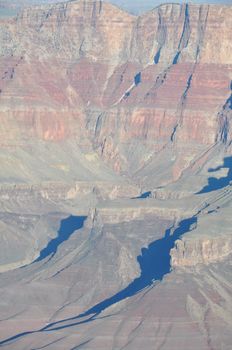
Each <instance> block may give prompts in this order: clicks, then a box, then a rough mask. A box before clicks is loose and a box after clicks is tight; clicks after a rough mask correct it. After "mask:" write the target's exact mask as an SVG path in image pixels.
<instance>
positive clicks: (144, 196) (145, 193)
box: [131, 191, 151, 199]
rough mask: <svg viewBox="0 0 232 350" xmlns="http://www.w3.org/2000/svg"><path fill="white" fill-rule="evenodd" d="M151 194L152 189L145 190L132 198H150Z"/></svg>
mask: <svg viewBox="0 0 232 350" xmlns="http://www.w3.org/2000/svg"><path fill="white" fill-rule="evenodd" d="M150 196H151V191H148V192H144V193H142V194H141V195H140V196H138V197H133V198H131V199H145V198H149V197H150Z"/></svg>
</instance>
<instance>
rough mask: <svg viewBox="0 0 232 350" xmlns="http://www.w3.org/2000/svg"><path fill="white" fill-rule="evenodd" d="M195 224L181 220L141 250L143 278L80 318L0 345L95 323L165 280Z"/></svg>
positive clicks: (18, 336) (7, 340)
mask: <svg viewBox="0 0 232 350" xmlns="http://www.w3.org/2000/svg"><path fill="white" fill-rule="evenodd" d="M196 223H197V215H194V216H192V217H191V218H188V219H185V220H182V221H181V222H180V223H179V225H178V227H177V228H176V229H175V230H174V231H173V233H172V230H173V227H171V228H169V229H168V230H166V232H165V236H164V237H163V238H161V239H158V240H156V241H154V242H152V243H151V244H149V246H148V247H147V248H142V249H141V255H139V256H138V257H137V261H138V263H139V265H140V269H141V274H140V276H139V277H138V278H136V279H135V280H134V281H132V282H131V283H130V284H129V285H128V286H127V287H126V288H124V289H123V290H121V291H120V292H118V293H116V294H115V295H113V296H111V297H110V298H108V299H105V300H103V301H102V302H100V303H98V304H96V305H94V306H93V307H91V308H90V309H88V310H87V311H85V312H84V313H82V314H80V315H77V316H74V317H71V318H67V319H63V320H60V321H57V322H53V323H50V324H48V325H46V326H45V327H43V328H41V329H40V330H37V331H31V332H24V333H20V334H17V335H15V336H13V337H11V338H8V339H5V340H3V341H1V342H0V345H3V344H5V343H8V342H11V341H14V340H16V339H18V338H21V337H23V336H26V335H29V334H34V333H38V332H49V331H56V330H60V329H64V328H68V327H73V326H76V325H79V324H83V323H87V322H90V321H93V320H94V319H96V317H97V316H98V315H99V314H100V313H101V312H102V311H104V310H105V309H107V308H109V307H110V306H112V305H114V304H116V303H118V302H120V301H122V300H125V299H127V298H129V297H132V296H134V295H135V294H137V293H139V292H140V291H142V290H144V289H145V288H147V287H149V286H152V285H153V283H154V282H155V281H161V280H162V279H163V277H164V276H165V275H166V274H168V273H170V271H171V264H170V260H171V257H170V250H171V249H172V248H173V247H174V245H175V241H176V240H177V239H178V238H180V237H181V236H183V235H184V234H185V233H187V232H189V231H191V230H192V229H193V225H195V224H196ZM171 233H172V234H171ZM105 317H109V316H105Z"/></svg>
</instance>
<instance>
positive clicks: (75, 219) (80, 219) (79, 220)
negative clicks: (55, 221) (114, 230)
mask: <svg viewBox="0 0 232 350" xmlns="http://www.w3.org/2000/svg"><path fill="white" fill-rule="evenodd" d="M86 218H87V217H86V216H73V215H70V216H69V217H68V218H66V219H63V220H61V223H60V228H59V231H58V236H57V237H56V238H54V239H52V240H51V241H50V242H49V243H48V245H47V246H46V247H45V248H44V249H43V250H41V252H40V255H39V257H38V258H37V259H36V260H35V261H34V262H33V263H35V262H38V261H41V260H43V259H45V258H47V257H48V256H49V255H51V256H50V259H51V258H52V257H53V256H54V255H55V254H56V252H57V249H58V247H59V245H61V244H62V243H63V242H65V241H67V240H68V239H69V238H70V236H71V235H72V234H73V233H74V232H75V231H76V230H79V229H80V228H81V227H82V226H83V225H84V221H85V220H86Z"/></svg>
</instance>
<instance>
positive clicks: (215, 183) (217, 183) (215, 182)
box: [196, 157, 232, 194]
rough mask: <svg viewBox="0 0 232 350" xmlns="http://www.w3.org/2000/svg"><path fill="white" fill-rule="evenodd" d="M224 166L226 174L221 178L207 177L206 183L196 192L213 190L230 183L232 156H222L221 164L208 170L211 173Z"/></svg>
mask: <svg viewBox="0 0 232 350" xmlns="http://www.w3.org/2000/svg"><path fill="white" fill-rule="evenodd" d="M224 168H228V174H227V176H224V177H221V178H216V177H209V178H208V184H207V185H206V186H205V187H203V189H202V190H200V191H199V192H197V193H196V194H202V193H208V192H213V191H216V190H219V189H222V188H224V187H226V186H228V185H229V184H230V181H232V157H226V158H224V161H223V165H220V166H218V167H217V168H211V169H209V170H208V171H209V172H211V173H213V172H216V171H219V170H221V169H224Z"/></svg>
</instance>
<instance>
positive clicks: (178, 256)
mask: <svg viewBox="0 0 232 350" xmlns="http://www.w3.org/2000/svg"><path fill="white" fill-rule="evenodd" d="M231 253H232V238H231V237H229V238H228V237H224V238H223V237H218V238H212V239H210V238H209V239H204V238H202V239H199V240H198V239H192V240H188V239H185V238H183V239H182V240H177V241H176V243H175V247H174V248H173V249H172V250H171V265H172V267H174V268H175V267H184V266H186V267H187V266H189V267H190V266H195V265H198V264H204V265H207V264H210V263H215V262H218V261H220V260H223V259H225V258H226V257H228V256H229V255H230V254H231Z"/></svg>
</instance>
